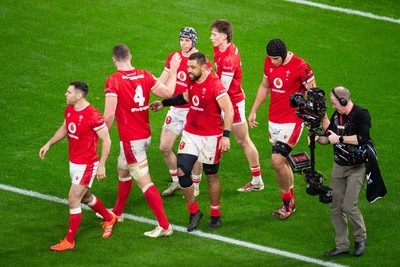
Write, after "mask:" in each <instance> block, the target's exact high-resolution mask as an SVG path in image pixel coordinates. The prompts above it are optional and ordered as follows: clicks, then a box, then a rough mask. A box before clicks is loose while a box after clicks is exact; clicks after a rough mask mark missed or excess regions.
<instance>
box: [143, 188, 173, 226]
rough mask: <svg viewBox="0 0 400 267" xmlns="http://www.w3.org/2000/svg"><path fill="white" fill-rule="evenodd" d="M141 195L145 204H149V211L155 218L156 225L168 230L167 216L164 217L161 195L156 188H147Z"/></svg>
mask: <svg viewBox="0 0 400 267" xmlns="http://www.w3.org/2000/svg"><path fill="white" fill-rule="evenodd" d="M143 194H144V196H145V198H146V201H147V204H149V206H150V208H151V210H152V211H153V213H154V215H155V216H156V218H157V221H158V224H159V225H160V226H161V227H162V228H164V229H168V227H169V222H168V219H167V216H166V215H165V212H164V207H163V203H162V199H161V195H160V193H159V192H158V190H157V188H156V187H155V186H154V185H151V186H150V187H149V188H147V189H145V191H144V192H143Z"/></svg>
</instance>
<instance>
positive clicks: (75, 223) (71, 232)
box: [65, 208, 82, 244]
mask: <svg viewBox="0 0 400 267" xmlns="http://www.w3.org/2000/svg"><path fill="white" fill-rule="evenodd" d="M69 213H70V214H69V226H68V234H67V236H66V237H65V238H66V239H67V240H68V242H70V243H71V244H73V243H74V239H75V236H76V233H77V232H78V228H79V225H80V224H81V220H82V210H81V208H77V209H72V210H69Z"/></svg>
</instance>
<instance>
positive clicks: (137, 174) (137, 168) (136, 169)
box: [128, 160, 149, 181]
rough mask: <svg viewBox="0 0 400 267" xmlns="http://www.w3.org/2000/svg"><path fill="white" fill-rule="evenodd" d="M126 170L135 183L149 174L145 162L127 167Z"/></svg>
mask: <svg viewBox="0 0 400 267" xmlns="http://www.w3.org/2000/svg"><path fill="white" fill-rule="evenodd" d="M128 169H129V174H130V175H131V176H132V177H133V179H135V180H136V181H137V180H139V179H140V178H142V177H143V176H145V175H146V174H147V173H148V172H149V165H148V163H147V160H144V161H142V162H141V163H138V164H134V165H132V166H128Z"/></svg>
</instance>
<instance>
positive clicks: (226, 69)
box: [214, 43, 244, 105]
mask: <svg viewBox="0 0 400 267" xmlns="http://www.w3.org/2000/svg"><path fill="white" fill-rule="evenodd" d="M214 66H215V74H216V75H217V76H218V77H220V78H221V77H222V75H226V76H230V77H232V82H231V84H230V86H229V89H228V94H229V97H230V99H231V101H232V104H233V105H235V104H236V103H239V102H240V101H242V100H243V99H244V93H243V90H242V63H241V61H240V52H239V49H238V48H237V47H236V46H235V45H234V44H233V43H230V44H229V45H228V47H227V48H226V49H225V51H220V50H219V48H218V47H216V46H214Z"/></svg>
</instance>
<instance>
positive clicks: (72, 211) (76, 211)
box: [69, 207, 82, 214]
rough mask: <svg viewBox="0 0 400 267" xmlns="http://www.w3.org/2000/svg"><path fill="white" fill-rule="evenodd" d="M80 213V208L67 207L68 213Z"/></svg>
mask: <svg viewBox="0 0 400 267" xmlns="http://www.w3.org/2000/svg"><path fill="white" fill-rule="evenodd" d="M79 213H82V208H81V207H79V208H75V209H69V214H79Z"/></svg>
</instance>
